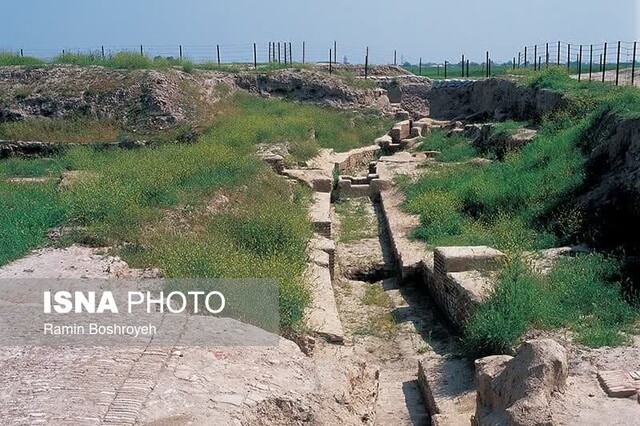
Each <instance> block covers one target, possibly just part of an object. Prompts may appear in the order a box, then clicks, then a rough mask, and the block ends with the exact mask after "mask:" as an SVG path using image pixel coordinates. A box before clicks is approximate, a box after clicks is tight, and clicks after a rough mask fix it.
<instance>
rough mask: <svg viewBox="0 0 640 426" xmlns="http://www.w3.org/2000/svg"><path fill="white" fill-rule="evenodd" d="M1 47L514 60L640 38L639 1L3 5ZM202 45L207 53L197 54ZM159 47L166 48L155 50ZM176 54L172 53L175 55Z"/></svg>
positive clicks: (211, 0) (39, 1) (164, 0)
mask: <svg viewBox="0 0 640 426" xmlns="http://www.w3.org/2000/svg"><path fill="white" fill-rule="evenodd" d="M1 1H2V3H3V4H2V6H1V8H0V10H1V11H2V14H3V16H4V18H3V19H2V25H1V26H0V49H2V48H4V49H7V48H10V49H20V48H24V49H25V53H26V54H29V52H31V53H32V54H34V53H35V54H39V55H54V54H55V53H59V52H60V50H61V49H63V48H67V49H72V50H76V49H86V48H96V47H99V46H101V45H105V46H110V47H131V48H134V46H138V49H139V45H140V44H143V45H145V46H148V47H149V49H148V50H149V52H151V53H153V52H154V51H155V52H157V54H163V55H164V54H170V53H173V52H176V53H175V54H176V55H177V51H178V45H180V44H182V45H184V46H185V54H187V55H188V54H192V55H196V54H198V55H209V54H211V55H213V53H212V51H211V49H210V48H209V47H204V46H212V45H215V44H220V45H221V46H222V50H223V56H225V55H226V57H227V58H230V57H232V56H234V55H235V56H238V57H242V56H245V55H246V56H247V57H250V56H251V53H250V52H251V49H252V48H251V43H252V42H254V41H255V42H258V43H259V45H258V49H259V54H260V55H266V52H267V44H268V42H269V41H271V40H276V41H285V40H286V41H291V42H292V43H293V50H294V56H296V57H297V56H298V54H299V51H300V50H301V49H300V46H301V43H302V41H303V40H304V41H306V44H307V55H308V56H307V57H308V58H311V59H316V60H319V59H321V58H324V57H326V56H328V49H329V48H330V47H331V46H332V44H333V41H334V40H336V41H337V42H338V56H339V59H340V60H342V58H343V56H345V55H346V56H347V57H348V58H349V59H350V60H352V61H354V62H355V61H357V60H359V59H358V57H359V56H363V55H364V49H365V47H366V46H369V48H370V53H371V58H372V62H382V61H385V60H387V58H388V60H391V58H392V55H393V50H394V49H397V51H398V61H400V60H401V59H405V60H409V61H417V58H419V57H422V58H424V60H425V61H434V62H435V61H444V60H445V59H448V60H453V59H455V58H458V57H459V56H460V54H462V53H466V54H467V56H468V57H471V59H472V60H481V59H482V58H483V54H484V51H485V50H491V52H492V57H493V58H495V59H496V60H500V61H501V60H508V59H510V58H512V57H513V56H514V55H515V54H517V52H518V50H521V48H522V46H524V45H525V44H529V45H532V44H536V43H543V42H546V41H555V40H563V41H567V42H571V43H574V44H581V43H582V44H590V43H601V42H602V41H604V40H608V41H610V42H613V41H617V40H623V41H632V40H634V38H638V37H639V35H638V20H639V19H640V8H638V5H637V3H638V1H640V0H609V1H603V0H535V1H527V2H524V1H518V0H484V1H477V0H476V1H471V0H468V1H460V0H459V1H456V2H451V1H446V0H445V1H442V0H438V1H428V0H404V1H400V2H394V1H386V0H270V1H269V0H181V1H175V0H173V1H171V0H19V1H10V0H1ZM196 46H202V47H200V48H197V47H196ZM152 47H157V49H152ZM166 52H169V53H166Z"/></svg>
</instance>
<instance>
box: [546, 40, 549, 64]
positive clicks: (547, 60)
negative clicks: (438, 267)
mask: <svg viewBox="0 0 640 426" xmlns="http://www.w3.org/2000/svg"><path fill="white" fill-rule="evenodd" d="M545 49H546V64H547V65H546V67H547V69H548V68H549V43H547V44H546V45H545Z"/></svg>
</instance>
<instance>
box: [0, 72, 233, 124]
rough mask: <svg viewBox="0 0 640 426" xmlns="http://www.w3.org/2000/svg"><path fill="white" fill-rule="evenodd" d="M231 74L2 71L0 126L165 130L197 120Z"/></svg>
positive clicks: (0, 76) (228, 80) (216, 97)
mask: <svg viewBox="0 0 640 426" xmlns="http://www.w3.org/2000/svg"><path fill="white" fill-rule="evenodd" d="M221 83H223V84H224V83H226V84H227V85H229V84H233V80H232V79H230V77H229V76H228V75H225V74H222V73H213V72H197V73H193V74H190V73H185V72H181V71H180V70H177V69H171V70H166V71H156V70H115V69H109V68H104V67H98V66H90V67H78V66H47V67H39V68H29V67H2V68H0V122H3V121H17V120H22V119H27V118H33V117H54V118H75V117H88V118H93V119H109V120H115V121H117V122H118V123H119V124H120V125H122V126H124V127H126V128H131V129H136V128H142V129H154V130H161V129H164V128H167V127H171V126H175V125H179V124H183V123H186V122H194V121H197V120H198V119H199V118H200V116H201V115H202V114H206V110H207V109H209V108H210V107H211V105H213V104H214V103H215V102H216V101H217V99H218V98H219V95H216V88H217V87H218V85H219V84H221Z"/></svg>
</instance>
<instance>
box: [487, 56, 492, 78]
mask: <svg viewBox="0 0 640 426" xmlns="http://www.w3.org/2000/svg"><path fill="white" fill-rule="evenodd" d="M490 75H491V63H490V62H489V51H488V50H487V78H489V76H490Z"/></svg>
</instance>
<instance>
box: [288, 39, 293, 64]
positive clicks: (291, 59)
mask: <svg viewBox="0 0 640 426" xmlns="http://www.w3.org/2000/svg"><path fill="white" fill-rule="evenodd" d="M289 62H291V63H292V64H293V51H292V50H291V42H289Z"/></svg>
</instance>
